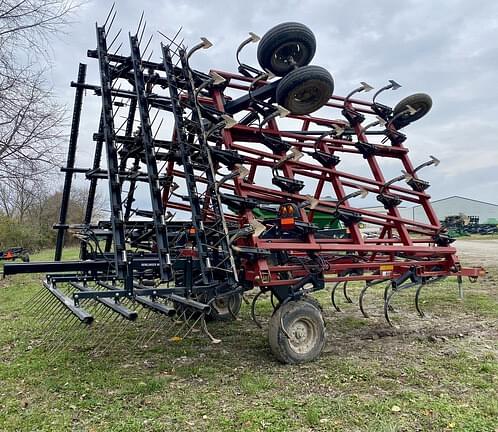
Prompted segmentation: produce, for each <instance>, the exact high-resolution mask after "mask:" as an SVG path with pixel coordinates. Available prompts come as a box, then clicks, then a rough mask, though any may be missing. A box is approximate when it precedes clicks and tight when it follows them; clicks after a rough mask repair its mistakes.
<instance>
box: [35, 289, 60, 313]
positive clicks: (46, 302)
mask: <svg viewBox="0 0 498 432" xmlns="http://www.w3.org/2000/svg"><path fill="white" fill-rule="evenodd" d="M46 292H47V296H46V298H45V299H44V300H43V301H42V302H40V303H38V304H37V306H36V307H35V308H34V309H33V310H32V311H31V313H32V315H33V316H35V317H37V316H38V314H39V313H40V310H44V309H45V308H46V307H47V306H48V305H50V303H52V302H54V303H56V300H55V298H54V296H53V295H52V294H50V293H49V292H48V291H46Z"/></svg>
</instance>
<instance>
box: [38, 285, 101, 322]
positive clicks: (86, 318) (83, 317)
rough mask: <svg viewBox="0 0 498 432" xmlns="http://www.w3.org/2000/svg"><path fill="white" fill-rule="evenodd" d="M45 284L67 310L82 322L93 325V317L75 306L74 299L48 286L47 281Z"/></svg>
mask: <svg viewBox="0 0 498 432" xmlns="http://www.w3.org/2000/svg"><path fill="white" fill-rule="evenodd" d="M43 284H44V285H45V287H46V288H47V289H48V290H49V291H50V292H51V293H52V294H53V295H54V296H55V297H56V298H57V300H59V301H60V302H61V304H62V305H64V307H66V308H67V309H69V311H71V312H72V313H73V314H74V315H76V316H77V317H78V319H79V320H80V321H82V322H84V323H86V324H91V323H92V321H93V317H92V316H91V315H90V314H89V313H88V312H86V311H85V310H83V309H81V308H80V307H78V306H75V304H74V302H73V300H72V299H70V298H69V297H67V296H65V295H64V294H63V293H62V292H61V291H59V290H58V289H57V288H55V287H53V286H51V285H50V284H48V283H47V282H46V281H44V282H43Z"/></svg>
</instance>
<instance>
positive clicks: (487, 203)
mask: <svg viewBox="0 0 498 432" xmlns="http://www.w3.org/2000/svg"><path fill="white" fill-rule="evenodd" d="M453 198H458V199H462V200H465V201H473V202H476V203H479V204H486V205H490V206H493V207H498V204H493V203H489V202H486V201H479V200H476V199H473V198H466V197H462V196H459V195H452V196H449V197H446V198H441V199H438V200H431V203H432V204H434V203H437V202H441V201H447V200H449V199H453ZM420 206H421V204H417V205H416V206H413V207H420Z"/></svg>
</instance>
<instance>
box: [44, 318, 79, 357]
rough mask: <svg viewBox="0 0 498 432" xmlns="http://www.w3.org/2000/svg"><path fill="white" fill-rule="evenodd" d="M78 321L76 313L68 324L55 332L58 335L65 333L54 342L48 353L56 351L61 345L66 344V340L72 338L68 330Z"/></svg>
mask: <svg viewBox="0 0 498 432" xmlns="http://www.w3.org/2000/svg"><path fill="white" fill-rule="evenodd" d="M76 322H79V320H78V318H77V317H75V316H74V315H73V316H72V317H71V319H70V320H68V322H67V324H66V325H65V326H63V327H61V328H59V329H58V331H57V332H56V333H55V334H56V335H58V334H61V335H63V337H62V339H60V340H58V341H57V342H56V343H53V344H52V345H50V346H49V347H48V354H49V355H51V354H53V353H54V352H56V351H57V350H58V349H59V348H60V347H61V346H64V344H65V343H66V341H67V340H68V339H70V338H71V336H72V335H71V332H69V331H68V330H69V329H70V328H72V327H74V324H75V323H76Z"/></svg>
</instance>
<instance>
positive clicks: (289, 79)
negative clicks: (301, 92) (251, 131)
mask: <svg viewBox="0 0 498 432" xmlns="http://www.w3.org/2000/svg"><path fill="white" fill-rule="evenodd" d="M310 79H316V80H320V81H323V82H325V83H327V84H328V86H329V90H330V94H324V96H323V101H322V102H323V104H322V105H321V106H323V105H324V104H325V103H326V102H327V101H328V100H329V99H330V97H331V96H332V93H333V92H334V79H333V78H332V75H331V74H330V72H329V71H328V70H327V69H325V68H323V67H321V66H314V65H308V66H303V67H301V68H299V69H295V70H293V71H292V72H290V73H289V74H287V75H286V76H285V77H283V78H282V79H281V80H280V82H279V84H278V86H277V91H276V100H277V103H278V104H280V105H282V106H283V107H285V108H287V109H290V108H289V107H288V106H286V105H287V103H286V99H287V96H288V95H289V93H290V92H291V91H292V90H293V89H294V88H295V87H296V86H298V85H299V84H301V83H304V82H306V81H307V80H310ZM321 106H319V107H316V108H314V109H313V110H311V111H309V112H292V110H291V109H290V111H291V113H292V114H309V113H311V112H313V111H316V110H317V109H319V108H321Z"/></svg>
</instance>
